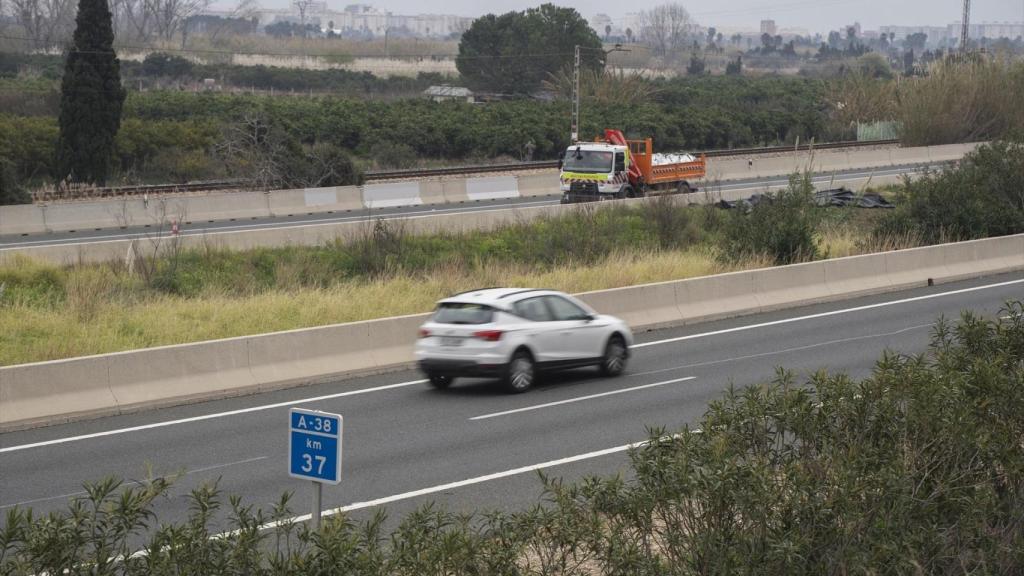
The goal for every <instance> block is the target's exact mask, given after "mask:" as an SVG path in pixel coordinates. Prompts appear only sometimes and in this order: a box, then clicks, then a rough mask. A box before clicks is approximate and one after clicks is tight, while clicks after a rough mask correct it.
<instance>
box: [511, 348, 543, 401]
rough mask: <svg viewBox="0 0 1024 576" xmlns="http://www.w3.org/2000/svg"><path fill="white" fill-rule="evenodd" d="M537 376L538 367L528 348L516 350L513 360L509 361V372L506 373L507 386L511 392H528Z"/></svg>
mask: <svg viewBox="0 0 1024 576" xmlns="http://www.w3.org/2000/svg"><path fill="white" fill-rule="evenodd" d="M534 378H536V367H535V365H534V362H533V357H532V356H530V353H529V352H527V351H526V350H522V349H520V350H516V353H515V354H513V355H512V361H511V362H509V363H508V372H507V373H506V375H505V387H506V388H508V390H509V391H510V392H515V393H517V394H518V393H520V392H526V391H527V390H529V389H530V387H531V386H533V381H534Z"/></svg>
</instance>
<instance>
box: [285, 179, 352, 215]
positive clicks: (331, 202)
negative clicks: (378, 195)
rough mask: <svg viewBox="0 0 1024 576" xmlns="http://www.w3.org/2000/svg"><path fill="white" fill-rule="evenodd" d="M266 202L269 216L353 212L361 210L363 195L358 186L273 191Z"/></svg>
mask: <svg viewBox="0 0 1024 576" xmlns="http://www.w3.org/2000/svg"><path fill="white" fill-rule="evenodd" d="M267 202H268V205H269V210H270V215H271V216H291V215H295V214H320V213H324V212H354V211H359V210H362V209H363V195H362V191H361V190H360V189H359V187H358V186H333V187H329V188H300V189H298V190H275V191H274V192H270V193H269V194H267Z"/></svg>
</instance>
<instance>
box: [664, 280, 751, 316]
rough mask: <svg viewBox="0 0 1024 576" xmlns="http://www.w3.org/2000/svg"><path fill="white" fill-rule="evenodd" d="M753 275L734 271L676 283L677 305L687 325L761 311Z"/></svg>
mask: <svg viewBox="0 0 1024 576" xmlns="http://www.w3.org/2000/svg"><path fill="white" fill-rule="evenodd" d="M754 278H755V276H754V275H753V274H748V273H746V272H731V273H727V274H717V275H714V276H705V277H703V278H691V279H688V280H680V281H678V282H675V288H676V304H677V306H678V307H679V313H680V315H681V316H682V317H683V318H684V319H685V320H686V321H687V322H700V321H703V320H712V319H715V318H724V317H727V316H732V315H734V314H735V313H736V310H748V311H750V312H756V311H758V310H760V308H759V303H758V301H757V296H756V293H755V291H754Z"/></svg>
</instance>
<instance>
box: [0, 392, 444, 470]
mask: <svg viewBox="0 0 1024 576" xmlns="http://www.w3.org/2000/svg"><path fill="white" fill-rule="evenodd" d="M424 382H426V380H411V381H409V382H399V383H398V384H387V385H384V386H376V387H373V388H363V389H361V390H349V391H348V392H339V393H337V394H325V395H323V396H313V397H312V398H300V399H298V400H288V401H286V402H277V403H275V404H265V405H263V406H253V407H251V408H241V409H238V410H229V411H227V412H217V413H214V414H204V415H202V416H192V417H191V418H181V419H179V420H167V421H164V422H155V423H153V424H143V425H141V426H132V427H130V428H118V429H116V430H106V431H103V432H93V433H92V434H82V435H80V436H68V437H66V438H54V439H53V440H44V441H42V442H33V443H31V444H21V445H18V446H9V447H7V448H0V454H3V453H5V452H17V451H18V450H28V449H29V448H39V447H41V446H53V445H54V444H64V443H67V442H76V441H78V440H88V439H89V438H101V437H103V436H114V435H116V434H125V433H127V432H138V431H139V430H149V429H151V428H163V427H165V426H176V425H178V424H188V423H190V422H200V421H202V420H212V419H214V418H223V417H225V416H236V415H238V414H249V413H251V412H260V411H262V410H270V409H272V408H283V407H285V406H294V405H296V404H302V403H305V402H320V401H321V400H331V399H333V398H344V397H345V396H356V395H358V394H369V393H370V392H381V391H383V390H392V389H394V388H405V387H406V386H415V385H416V384H423V383H424Z"/></svg>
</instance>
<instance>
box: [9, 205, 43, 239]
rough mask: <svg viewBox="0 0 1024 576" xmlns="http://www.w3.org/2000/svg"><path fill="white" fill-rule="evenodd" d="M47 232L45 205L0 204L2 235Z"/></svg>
mask: <svg viewBox="0 0 1024 576" xmlns="http://www.w3.org/2000/svg"><path fill="white" fill-rule="evenodd" d="M40 232H46V220H45V218H44V217H43V206H42V205H35V204H23V205H19V206H0V236H6V235H14V234H38V233H40Z"/></svg>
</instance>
